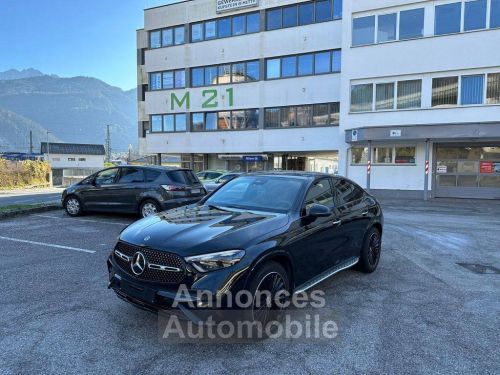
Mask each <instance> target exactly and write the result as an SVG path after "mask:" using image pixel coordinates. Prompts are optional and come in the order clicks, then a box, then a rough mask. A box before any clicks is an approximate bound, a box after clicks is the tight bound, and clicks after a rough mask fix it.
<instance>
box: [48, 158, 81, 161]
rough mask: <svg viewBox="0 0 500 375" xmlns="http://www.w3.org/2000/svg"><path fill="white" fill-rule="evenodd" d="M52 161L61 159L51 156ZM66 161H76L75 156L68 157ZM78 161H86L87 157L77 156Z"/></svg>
mask: <svg viewBox="0 0 500 375" xmlns="http://www.w3.org/2000/svg"><path fill="white" fill-rule="evenodd" d="M52 160H53V161H61V158H53V159H52ZM68 161H76V158H68ZM78 161H87V158H78Z"/></svg>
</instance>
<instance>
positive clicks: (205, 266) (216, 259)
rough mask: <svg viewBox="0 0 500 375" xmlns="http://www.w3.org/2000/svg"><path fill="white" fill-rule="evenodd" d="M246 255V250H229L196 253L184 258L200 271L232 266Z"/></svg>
mask: <svg viewBox="0 0 500 375" xmlns="http://www.w3.org/2000/svg"><path fill="white" fill-rule="evenodd" d="M244 256H245V250H228V251H221V252H219V253H211V254H203V255H195V256H192V257H187V258H184V259H185V260H186V262H188V263H190V264H192V265H193V267H194V268H196V269H197V270H198V271H199V272H209V271H215V270H219V269H221V268H226V267H230V266H232V265H233V264H236V263H238V262H239V261H240V260H241V258H243V257H244Z"/></svg>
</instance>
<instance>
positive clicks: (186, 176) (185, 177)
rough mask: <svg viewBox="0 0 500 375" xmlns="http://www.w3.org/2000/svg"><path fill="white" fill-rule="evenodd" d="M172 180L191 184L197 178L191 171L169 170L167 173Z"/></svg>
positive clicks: (196, 180)
mask: <svg viewBox="0 0 500 375" xmlns="http://www.w3.org/2000/svg"><path fill="white" fill-rule="evenodd" d="M167 174H168V177H169V178H170V179H171V180H172V182H176V183H178V184H184V185H193V184H194V183H196V182H198V179H197V178H196V176H195V175H194V173H193V172H191V171H170V172H168V173H167Z"/></svg>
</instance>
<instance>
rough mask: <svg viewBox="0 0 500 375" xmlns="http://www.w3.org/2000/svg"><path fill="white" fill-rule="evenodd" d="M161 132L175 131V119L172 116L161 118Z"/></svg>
mask: <svg viewBox="0 0 500 375" xmlns="http://www.w3.org/2000/svg"><path fill="white" fill-rule="evenodd" d="M163 131H164V132H173V131H175V117H174V115H164V116H163Z"/></svg>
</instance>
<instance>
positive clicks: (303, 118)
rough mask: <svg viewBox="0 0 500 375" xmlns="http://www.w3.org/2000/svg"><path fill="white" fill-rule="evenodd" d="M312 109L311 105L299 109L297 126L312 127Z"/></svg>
mask: <svg viewBox="0 0 500 375" xmlns="http://www.w3.org/2000/svg"><path fill="white" fill-rule="evenodd" d="M311 123H312V107H311V106H310V105H304V106H298V107H297V126H311Z"/></svg>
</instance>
